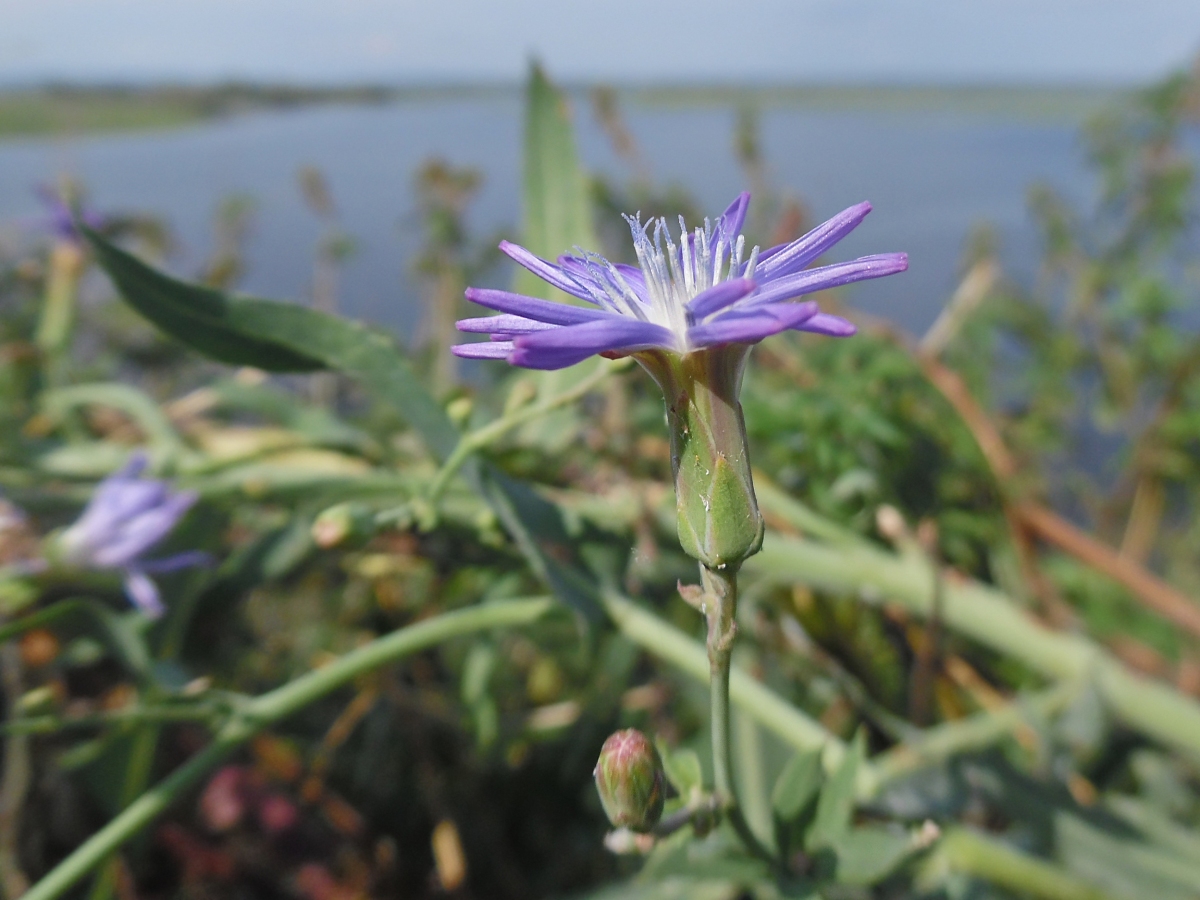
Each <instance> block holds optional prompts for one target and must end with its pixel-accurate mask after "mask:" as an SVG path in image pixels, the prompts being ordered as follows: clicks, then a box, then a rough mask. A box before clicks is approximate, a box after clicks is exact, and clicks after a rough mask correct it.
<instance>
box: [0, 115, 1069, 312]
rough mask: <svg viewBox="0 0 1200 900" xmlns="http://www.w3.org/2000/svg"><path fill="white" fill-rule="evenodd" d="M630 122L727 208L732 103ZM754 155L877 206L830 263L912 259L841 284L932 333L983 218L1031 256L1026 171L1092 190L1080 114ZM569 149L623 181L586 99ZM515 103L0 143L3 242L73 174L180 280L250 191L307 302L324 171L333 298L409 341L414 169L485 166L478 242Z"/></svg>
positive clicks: (510, 139) (703, 197)
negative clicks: (903, 268) (126, 218)
mask: <svg viewBox="0 0 1200 900" xmlns="http://www.w3.org/2000/svg"><path fill="white" fill-rule="evenodd" d="M625 113H626V118H627V123H628V125H629V128H630V130H631V131H632V133H633V134H634V136H635V138H636V139H637V141H638V142H639V145H640V150H641V152H642V154H643V156H644V157H645V158H646V160H647V161H648V164H649V167H650V170H651V174H652V175H653V177H654V178H655V179H656V181H658V182H660V183H667V182H676V183H679V184H682V185H683V186H685V187H686V188H687V189H688V190H689V191H691V192H692V194H693V195H694V196H695V197H696V198H697V199H698V200H699V201H700V202H701V204H702V205H703V207H704V208H706V209H709V210H711V211H712V212H713V213H718V212H720V210H721V209H723V208H724V206H725V204H726V203H728V201H729V200H730V199H731V198H732V197H733V196H734V194H736V193H737V192H738V191H739V190H741V189H743V188H744V187H745V176H744V173H743V172H742V170H741V169H740V168H739V166H738V164H737V162H736V160H735V158H734V155H733V151H732V147H733V131H734V123H735V118H736V114H735V111H734V110H733V109H732V108H727V107H721V106H706V107H698V106H693V107H657V106H641V105H635V104H629V105H627V106H626V107H625ZM760 121H761V128H762V146H763V150H764V153H765V156H766V159H767V162H768V165H769V167H770V175H771V178H772V181H773V183H774V184H776V185H778V186H779V187H780V188H781V189H782V190H785V191H787V192H788V193H790V194H791V195H793V196H796V197H798V198H800V199H801V200H802V201H803V202H804V203H805V205H806V206H807V208H808V209H809V211H810V212H811V214H812V215H813V216H814V217H821V218H824V217H827V216H829V215H832V214H833V213H835V212H837V211H839V210H841V209H842V208H844V207H846V206H849V205H850V204H852V203H856V202H858V201H860V200H864V199H867V200H870V201H871V202H872V203H873V204H874V206H875V211H874V212H873V213H872V214H871V216H870V217H869V218H868V219H867V221H866V222H865V223H864V224H863V225H862V226H860V227H859V229H858V231H857V232H855V233H854V234H853V235H851V236H850V237H849V238H848V239H846V240H845V241H844V242H843V243H842V244H841V245H840V246H839V247H838V249H837V250H836V251H835V253H834V254H832V255H831V259H835V258H848V257H851V256H857V255H862V254H866V253H876V252H883V251H892V250H907V251H908V252H909V254H910V259H911V268H910V271H909V272H908V273H906V274H905V275H902V276H899V277H897V278H892V279H886V280H884V281H881V282H878V283H871V284H865V285H860V286H857V287H855V288H852V289H851V291H850V292H849V293H848V297H849V299H850V300H851V301H852V302H853V303H854V304H855V305H857V306H859V307H860V308H863V309H865V310H868V311H870V312H873V313H877V314H883V315H886V316H889V317H891V318H893V319H896V320H897V321H899V322H901V323H902V324H904V325H906V326H908V327H910V328H913V329H917V330H919V329H921V328H923V327H925V326H926V325H927V324H928V323H929V322H930V321H932V319H933V317H934V316H935V315H936V314H937V311H938V309H940V307H941V305H942V303H943V302H944V301H945V299H946V297H947V296H948V295H949V293H950V291H952V290H953V287H954V285H955V282H956V273H957V271H958V264H959V260H960V257H961V253H962V250H963V245H964V241H965V238H966V236H967V234H968V232H969V231H970V229H971V228H972V226H974V225H977V224H980V223H983V222H988V223H991V224H992V225H994V226H995V228H996V229H997V232H998V234H999V236H1000V239H1001V242H1002V248H1003V254H1004V258H1005V260H1006V262H1007V263H1008V264H1009V265H1010V266H1011V267H1013V268H1014V269H1015V270H1016V271H1018V272H1029V271H1031V270H1032V268H1033V267H1034V266H1035V265H1036V260H1037V239H1036V232H1035V230H1034V228H1033V225H1032V222H1031V220H1030V218H1029V217H1028V214H1027V211H1026V205H1025V196H1026V191H1027V189H1028V187H1029V185H1030V184H1031V183H1033V182H1035V181H1044V182H1048V183H1050V184H1052V185H1053V186H1055V187H1056V188H1057V189H1058V190H1060V191H1061V192H1062V193H1064V194H1066V195H1067V196H1068V197H1071V198H1073V199H1075V200H1085V199H1086V198H1087V197H1088V195H1089V194H1090V192H1091V184H1092V183H1091V179H1090V176H1089V174H1088V173H1087V171H1086V170H1085V168H1084V165H1083V161H1082V154H1081V152H1080V148H1079V144H1078V139H1077V133H1078V124H1079V123H1078V122H1075V121H1067V120H1063V121H1057V120H1048V119H1026V118H1021V117H1019V116H1015V115H1014V116H1007V117H996V116H989V115H983V114H978V115H976V114H971V113H963V112H933V111H930V112H916V113H914V112H905V113H888V112H879V111H873V112H872V111H854V112H831V111H824V110H814V109H804V108H775V109H768V110H766V111H764V112H763V114H762V116H761V120H760ZM576 126H577V128H578V130H579V142H580V151H581V153H582V155H583V157H584V160H585V162H586V164H587V165H588V166H589V168H591V169H592V170H594V171H599V172H604V173H606V174H610V175H613V176H616V177H618V178H623V177H627V176H628V175H629V174H630V173H629V172H627V171H626V170H625V169H624V168H623V165H622V163H621V162H620V161H619V160H618V159H616V157H615V156H614V155H613V153H612V151H611V150H610V149H609V147H608V143H607V141H606V140H605V138H604V136H603V134H602V133H601V131H600V129H599V127H598V126H597V125H596V123H595V122H594V121H593V120H592V118H591V116H590V114H588V110H587V107H586V105H585V104H583V103H577V104H576ZM520 138H521V104H520V100H519V98H518V97H517V96H515V95H514V96H513V97H512V98H504V97H492V98H475V99H471V98H464V99H449V100H448V99H438V100H415V101H405V102H401V103H396V104H393V105H387V106H366V107H312V108H307V109H302V110H293V111H286V112H260V113H253V114H248V115H245V116H242V117H238V118H232V119H226V120H222V121H216V122H209V123H204V124H200V125H197V126H194V127H190V128H186V129H181V130H175V131H169V132H159V133H137V134H122V135H111V136H94V137H81V138H73V139H69V140H63V139H20V140H12V141H7V142H3V143H0V240H3V239H4V238H5V235H4V232H5V230H6V229H7V231H8V235H7V237H8V238H11V237H12V236H13V233H14V232H15V231H16V230H17V229H18V228H19V227H20V224H21V223H22V222H24V221H26V218H27V217H32V216H36V215H38V214H39V213H40V209H39V207H38V203H37V200H36V198H35V197H34V195H33V193H32V187H33V186H34V185H36V184H38V183H41V182H47V181H53V180H54V179H55V178H56V177H57V176H59V175H61V174H69V175H72V176H74V177H76V178H79V179H81V180H82V181H83V182H84V183H86V185H87V186H88V189H89V191H90V196H91V200H92V202H93V205H95V206H96V207H97V208H98V209H101V210H108V211H132V210H139V211H144V212H148V213H152V214H154V215H157V216H161V217H162V218H163V219H165V220H166V221H168V222H169V223H170V224H171V226H172V229H173V232H174V234H175V236H176V238H177V240H178V244H179V250H178V252H177V253H176V254H175V255H174V257H173V258H172V259H171V261H170V265H171V267H172V268H173V269H174V271H176V272H177V273H180V274H183V275H191V274H194V273H195V272H196V271H197V270H199V269H200V267H201V266H202V265H203V262H204V260H205V259H206V258H207V257H208V254H209V253H210V252H211V249H212V244H213V234H212V222H213V215H214V213H215V211H216V209H217V206H218V204H219V201H220V200H221V198H222V197H225V196H228V195H229V194H232V193H245V194H248V195H250V196H252V197H253V198H254V199H255V200H256V201H257V211H256V214H255V218H254V227H253V233H252V236H251V239H250V242H249V247H248V255H249V271H248V273H247V277H246V279H245V281H244V282H243V285H242V287H243V289H244V290H246V291H249V292H252V293H255V294H259V295H263V296H269V297H278V298H287V299H301V300H303V299H306V298H307V297H308V296H309V295H310V290H311V287H310V285H311V274H312V262H311V259H312V256H311V254H312V250H313V248H314V246H315V245H316V243H317V241H318V239H319V236H320V231H321V229H320V225H319V223H318V222H317V221H316V219H315V218H314V216H313V215H312V214H311V213H310V212H309V211H308V210H307V209H306V207H305V206H304V204H303V202H302V200H301V197H300V195H299V191H298V189H297V186H296V184H297V182H296V172H297V170H298V169H299V168H300V167H301V166H306V165H315V166H317V167H318V168H320V169H321V170H322V171H323V172H324V174H325V175H326V177H327V178H328V181H329V183H330V185H331V187H332V191H333V194H334V197H335V199H336V202H337V205H338V209H339V213H340V215H341V219H342V222H343V225H344V227H345V229H346V230H347V231H348V232H349V233H350V234H351V235H353V236H354V237H355V238H356V240H357V241H358V242H359V251H358V253H357V254H356V255H355V256H354V257H353V259H352V260H351V261H350V262H349V263H348V264H347V268H346V271H345V274H344V277H343V281H342V304H343V309H344V310H345V311H346V312H348V313H349V314H351V315H354V316H358V317H363V318H367V319H370V320H372V321H375V322H378V323H380V324H383V325H386V326H388V327H390V328H392V329H394V330H397V331H398V332H400V333H402V334H405V333H408V332H410V331H411V330H412V329H413V327H414V326H415V323H416V320H417V318H418V315H419V312H418V308H417V295H416V290H415V287H414V285H413V283H412V279H411V278H410V277H409V274H408V269H409V261H410V259H411V258H412V255H413V253H414V251H415V249H416V247H417V246H418V243H419V240H420V230H419V221H418V219H417V216H416V213H415V194H414V191H413V177H414V173H415V172H416V170H417V168H418V167H419V166H420V165H421V163H422V162H423V161H425V160H426V159H428V158H430V157H432V156H440V157H443V158H445V159H446V160H448V161H449V162H451V163H453V164H455V165H469V166H474V167H477V168H478V169H480V170H481V171H482V172H483V173H484V174H485V177H486V181H485V184H484V187H483V189H482V190H481V192H480V194H479V196H478V200H477V202H476V203H475V204H474V206H473V207H472V210H471V215H470V223H471V226H472V228H473V229H474V230H475V233H476V234H479V235H483V234H487V233H490V232H492V231H494V230H495V229H498V228H503V227H505V226H513V225H515V223H517V221H518V220H519V206H518V204H519V183H520Z"/></svg>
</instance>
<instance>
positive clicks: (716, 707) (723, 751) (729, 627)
mask: <svg viewBox="0 0 1200 900" xmlns="http://www.w3.org/2000/svg"><path fill="white" fill-rule="evenodd" d="M737 568H738V567H737V566H736V565H727V566H725V567H724V568H721V569H710V568H708V567H707V566H703V565H702V566H701V567H700V583H701V586H702V587H703V590H704V599H703V601H702V609H703V612H704V615H705V617H706V618H707V619H708V667H709V690H710V709H711V713H712V755H713V786H714V788H715V790H716V795H717V801H718V803H720V805H721V808H722V809H723V810H724V812H725V815H727V816H728V817H729V823H730V824H731V825H732V826H733V829H734V831H736V832H737V835H738V837H739V838H741V840H742V843H744V844H745V845H746V849H747V850H749V851H750V852H751V853H752V854H754V855H755V856H758V857H761V858H763V859H766V860H768V861H772V862H773V861H774V856H773V855H772V854H771V852H770V851H769V850H767V849H766V848H765V847H764V846H763V845H762V844H761V843H759V840H758V838H757V837H755V835H754V832H753V831H751V829H750V825H749V823H748V822H747V821H746V817H745V816H744V815H743V814H742V809H741V804H740V803H739V802H738V796H737V786H736V783H735V781H734V778H733V750H732V747H731V745H730V727H729V725H730V721H729V719H730V717H729V673H730V667H731V665H732V663H733V641H734V638H735V637H736V636H737V623H736V622H735V621H734V616H735V614H736V613H737Z"/></svg>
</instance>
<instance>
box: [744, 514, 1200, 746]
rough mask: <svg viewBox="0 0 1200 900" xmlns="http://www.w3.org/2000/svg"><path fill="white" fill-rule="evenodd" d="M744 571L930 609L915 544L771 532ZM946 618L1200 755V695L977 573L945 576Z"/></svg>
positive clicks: (761, 578)
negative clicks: (905, 548) (1025, 605)
mask: <svg viewBox="0 0 1200 900" xmlns="http://www.w3.org/2000/svg"><path fill="white" fill-rule="evenodd" d="M746 570H747V572H748V573H749V574H751V575H752V576H753V577H754V578H755V579H756V580H757V581H758V582H760V583H767V584H778V585H786V586H788V587H790V586H792V585H794V584H807V585H810V586H812V587H816V588H821V589H824V590H830V591H835V592H838V593H843V594H854V595H857V596H858V597H860V598H861V599H862V600H863V601H865V602H867V603H874V604H878V603H882V602H884V601H885V600H886V601H887V602H889V603H894V604H897V605H898V606H901V607H903V608H904V609H906V610H907V611H908V612H910V613H912V614H914V615H917V616H921V617H923V618H927V617H929V616H931V615H932V614H933V598H932V596H931V595H930V591H929V564H928V562H927V561H926V560H925V559H924V558H923V557H922V556H921V555H920V554H919V553H917V552H916V551H915V550H914V551H913V552H907V553H903V554H894V553H889V552H887V551H885V550H880V549H878V548H876V547H874V546H872V545H870V544H868V543H866V542H861V543H858V544H855V545H850V544H846V545H838V546H833V545H830V544H825V543H820V542H817V541H812V540H806V539H803V538H795V537H787V536H784V535H780V534H771V535H769V536H768V537H767V540H766V541H765V542H764V544H763V549H762V552H761V553H760V554H759V555H758V556H755V557H754V558H752V559H750V560H749V561H747V563H746ZM942 621H943V622H944V623H945V626H946V627H947V628H948V629H951V630H952V631H954V632H956V633H958V634H959V635H962V636H964V637H967V638H970V639H972V640H975V641H978V642H979V643H980V644H981V645H983V646H985V647H987V648H989V649H990V650H992V651H993V652H995V653H998V654H1002V655H1004V656H1006V657H1008V658H1010V659H1015V660H1017V661H1019V662H1021V663H1023V664H1024V665H1026V666H1028V667H1029V668H1031V669H1033V670H1034V671H1036V672H1039V673H1040V674H1042V675H1043V676H1045V677H1046V678H1048V679H1050V680H1052V681H1056V682H1057V681H1069V682H1079V681H1080V680H1086V681H1088V682H1090V683H1091V684H1092V685H1094V686H1095V687H1096V689H1097V691H1098V692H1099V693H1100V695H1101V697H1103V698H1104V700H1105V702H1106V703H1107V704H1108V705H1109V708H1110V709H1111V710H1112V711H1113V712H1114V713H1116V715H1117V717H1118V718H1119V719H1120V720H1121V721H1122V722H1123V723H1124V724H1126V725H1128V726H1130V727H1131V728H1133V729H1135V730H1137V731H1140V732H1141V733H1143V734H1145V735H1148V736H1150V737H1152V738H1154V739H1155V740H1159V741H1162V742H1163V743H1165V744H1168V745H1170V746H1172V747H1175V748H1177V749H1180V750H1182V751H1184V752H1185V753H1187V754H1188V755H1189V756H1190V757H1192V758H1200V703H1197V702H1196V701H1195V699H1193V698H1191V697H1188V696H1186V695H1185V694H1183V693H1181V692H1180V691H1178V690H1176V689H1174V688H1172V687H1170V686H1168V685H1165V684H1162V683H1160V682H1156V681H1154V680H1152V679H1149V678H1146V677H1144V676H1141V675H1138V674H1136V673H1134V672H1131V671H1130V670H1129V669H1128V668H1126V666H1125V665H1123V664H1122V663H1121V662H1120V661H1119V660H1117V659H1116V658H1115V657H1113V656H1112V655H1111V654H1110V653H1108V652H1107V651H1106V650H1105V649H1104V648H1103V647H1101V646H1099V645H1098V644H1096V643H1095V642H1093V641H1091V640H1089V639H1088V638H1087V637H1085V636H1083V635H1081V634H1076V633H1071V632H1060V631H1055V630H1053V629H1051V628H1049V627H1047V626H1046V625H1044V624H1042V623H1041V622H1039V621H1037V620H1036V619H1034V618H1033V617H1032V616H1031V615H1029V613H1027V612H1026V611H1025V610H1023V609H1021V607H1020V605H1019V604H1017V603H1016V602H1015V601H1013V600H1012V599H1011V598H1009V597H1008V596H1006V595H1005V594H1003V593H1001V592H1000V591H998V590H997V589H995V588H993V587H989V586H988V585H985V584H981V583H980V582H977V581H966V580H964V581H961V582H960V581H954V582H947V583H946V585H945V596H944V603H943V607H942Z"/></svg>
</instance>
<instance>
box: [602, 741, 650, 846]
mask: <svg viewBox="0 0 1200 900" xmlns="http://www.w3.org/2000/svg"><path fill="white" fill-rule="evenodd" d="M593 774H594V775H595V776H596V790H597V791H599V792H600V802H601V804H603V806H604V812H605V814H606V815H607V816H608V821H610V822H612V824H613V827H614V828H628V829H630V830H631V831H649V830H650V829H651V828H653V827H654V823H655V822H657V821H658V819H659V817H660V816H661V815H662V811H663V802H664V801H665V799H666V794H665V790H666V789H665V787H664V781H663V768H662V760H661V759H659V756H658V751H657V750H655V749H654V745H653V744H652V743H650V741H649V740H648V739H647V738H646V736H645V735H644V734H642V733H641V732H640V731H638V730H637V729H636V728H627V729H626V730H624V731H618V732H616V733H615V734H612V735H610V736H609V738H608V740H606V741H605V742H604V746H603V747H601V748H600V759H599V760H597V761H596V771H595V772H594V773H593Z"/></svg>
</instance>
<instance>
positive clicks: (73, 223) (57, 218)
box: [35, 184, 105, 244]
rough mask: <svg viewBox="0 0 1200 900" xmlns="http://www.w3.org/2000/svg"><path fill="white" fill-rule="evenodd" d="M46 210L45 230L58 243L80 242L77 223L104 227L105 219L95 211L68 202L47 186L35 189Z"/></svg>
mask: <svg viewBox="0 0 1200 900" xmlns="http://www.w3.org/2000/svg"><path fill="white" fill-rule="evenodd" d="M35 191H36V193H37V195H38V197H40V198H41V201H42V203H43V204H44V205H45V207H46V210H47V217H46V219H45V220H44V224H45V226H46V228H47V229H48V230H49V232H50V233H51V234H53V235H54V237H56V238H57V239H58V240H60V241H67V242H70V243H72V244H78V243H80V242H81V241H82V236H81V235H80V233H79V228H78V227H77V223H81V224H83V225H86V226H87V227H88V228H93V229H98V228H103V227H104V225H105V218H104V217H103V216H102V215H100V214H99V213H98V212H96V211H95V210H91V209H88V208H87V207H85V206H83V205H82V204H81V203H79V202H78V201H73V202H68V200H66V199H64V197H63V195H62V193H60V192H59V191H57V190H55V189H54V188H52V187H50V185H48V184H41V185H38V186H37V188H36V189H35Z"/></svg>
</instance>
